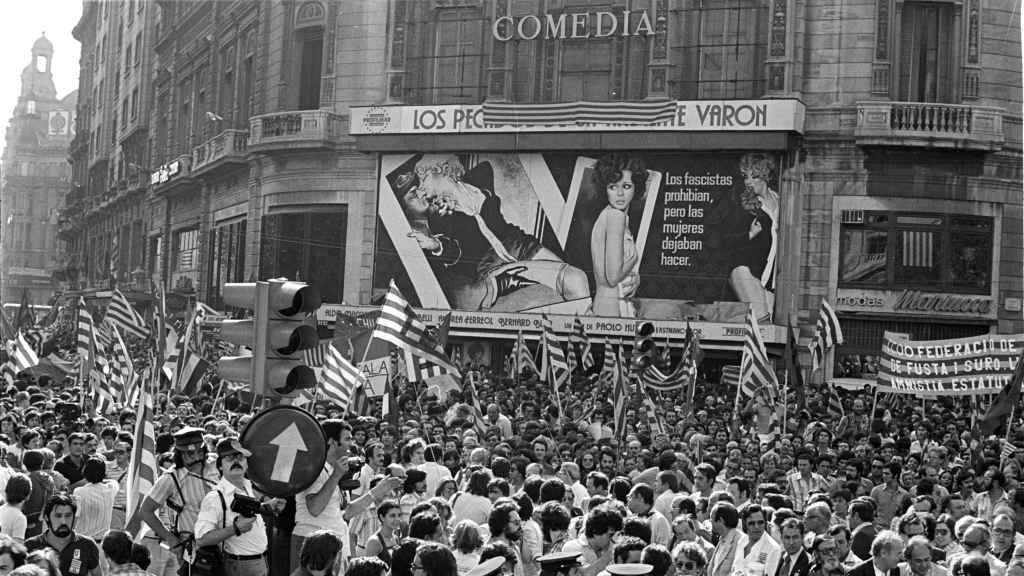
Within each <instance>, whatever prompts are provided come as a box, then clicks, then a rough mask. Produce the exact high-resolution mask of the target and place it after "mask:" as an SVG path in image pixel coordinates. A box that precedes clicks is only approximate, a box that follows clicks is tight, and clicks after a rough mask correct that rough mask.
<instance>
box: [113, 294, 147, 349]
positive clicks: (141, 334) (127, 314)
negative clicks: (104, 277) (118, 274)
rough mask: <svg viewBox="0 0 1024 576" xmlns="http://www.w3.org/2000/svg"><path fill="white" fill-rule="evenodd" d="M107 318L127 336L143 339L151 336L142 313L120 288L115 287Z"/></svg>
mask: <svg viewBox="0 0 1024 576" xmlns="http://www.w3.org/2000/svg"><path fill="white" fill-rule="evenodd" d="M106 319H107V320H109V321H110V323H111V325H113V326H115V327H117V328H118V329H120V330H121V331H122V332H124V333H125V335H127V336H134V337H136V338H139V339H142V340H145V339H146V338H149V326H147V325H146V321H145V320H143V319H142V314H139V312H138V311H137V310H135V308H133V307H132V305H131V304H130V303H129V302H128V299H127V298H125V295H124V294H122V293H121V291H120V290H116V289H115V290H114V295H113V296H111V297H110V304H109V305H108V306H107V316H106Z"/></svg>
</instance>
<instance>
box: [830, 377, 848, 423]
mask: <svg viewBox="0 0 1024 576" xmlns="http://www.w3.org/2000/svg"><path fill="white" fill-rule="evenodd" d="M845 415H846V410H844V409H843V401H842V400H841V399H840V398H839V391H838V390H836V387H835V384H829V385H828V416H829V418H830V419H831V420H832V421H834V422H839V420H841V419H842V418H843V416H845Z"/></svg>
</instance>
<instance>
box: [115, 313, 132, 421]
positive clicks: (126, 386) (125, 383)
mask: <svg viewBox="0 0 1024 576" xmlns="http://www.w3.org/2000/svg"><path fill="white" fill-rule="evenodd" d="M111 329H112V330H113V332H114V353H113V354H112V355H111V356H112V358H113V360H114V362H113V363H112V365H111V380H112V381H116V382H117V383H118V384H119V385H120V394H119V395H117V396H115V398H116V399H117V400H118V401H119V402H125V403H126V404H127V405H129V406H130V405H131V404H130V403H129V401H130V399H131V396H132V394H131V388H132V387H133V386H134V384H135V382H134V381H135V363H134V362H132V355H131V354H130V353H129V352H128V347H127V346H125V344H124V338H121V333H120V332H119V331H118V330H117V328H114V327H111ZM115 368H116V369H117V373H116V374H115V373H114V369H115Z"/></svg>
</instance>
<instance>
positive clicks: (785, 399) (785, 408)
mask: <svg viewBox="0 0 1024 576" xmlns="http://www.w3.org/2000/svg"><path fill="white" fill-rule="evenodd" d="M788 415H789V370H786V376H785V378H783V380H782V433H783V434H785V433H786V421H787V416H788Z"/></svg>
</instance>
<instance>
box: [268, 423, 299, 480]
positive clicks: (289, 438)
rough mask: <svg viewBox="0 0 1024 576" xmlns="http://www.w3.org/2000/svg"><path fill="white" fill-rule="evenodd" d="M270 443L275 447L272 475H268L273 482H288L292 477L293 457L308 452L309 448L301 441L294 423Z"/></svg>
mask: <svg viewBox="0 0 1024 576" xmlns="http://www.w3.org/2000/svg"><path fill="white" fill-rule="evenodd" d="M270 443H271V444H273V445H275V446H277V458H275V459H274V473H273V474H271V475H270V479H271V480H273V481H274V482H288V480H290V479H291V477H292V467H293V466H294V465H295V456H296V455H297V454H298V453H299V452H309V448H308V447H307V446H306V443H305V442H303V441H302V434H300V433H299V427H298V426H297V425H296V424H295V423H294V422H292V423H291V424H289V425H288V427H287V428H285V429H284V431H282V432H281V433H280V434H278V435H277V436H276V437H275V438H274V439H273V440H271V441H270Z"/></svg>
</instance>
